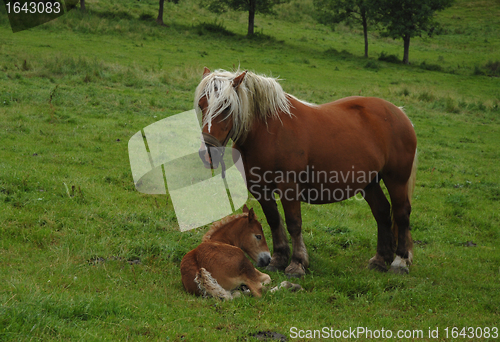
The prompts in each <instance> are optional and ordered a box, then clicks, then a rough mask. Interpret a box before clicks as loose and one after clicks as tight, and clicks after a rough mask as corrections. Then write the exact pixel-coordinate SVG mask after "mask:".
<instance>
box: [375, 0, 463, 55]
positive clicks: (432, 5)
mask: <svg viewBox="0 0 500 342" xmlns="http://www.w3.org/2000/svg"><path fill="white" fill-rule="evenodd" d="M453 1H454V0H376V1H375V3H376V6H377V7H376V9H375V10H376V11H377V13H378V14H379V15H380V17H379V19H380V22H381V23H382V24H383V25H384V27H385V32H384V33H385V34H386V35H387V36H389V37H392V38H394V39H396V38H402V39H403V45H404V55H403V63H405V64H410V61H409V51H410V38H412V37H417V36H421V35H422V32H427V33H428V34H429V36H430V35H432V32H433V31H434V28H435V26H436V23H435V21H434V20H433V16H434V13H435V12H436V11H441V10H443V9H445V8H447V7H449V6H451V4H452V3H453Z"/></svg>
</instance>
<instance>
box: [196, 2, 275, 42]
mask: <svg viewBox="0 0 500 342" xmlns="http://www.w3.org/2000/svg"><path fill="white" fill-rule="evenodd" d="M205 2H206V3H207V4H208V9H209V10H210V11H212V12H215V13H223V12H226V11H227V10H228V9H232V10H236V11H245V12H246V11H248V36H249V37H250V36H252V35H253V34H254V27H255V13H272V8H273V5H274V1H273V0H207V1H205Z"/></svg>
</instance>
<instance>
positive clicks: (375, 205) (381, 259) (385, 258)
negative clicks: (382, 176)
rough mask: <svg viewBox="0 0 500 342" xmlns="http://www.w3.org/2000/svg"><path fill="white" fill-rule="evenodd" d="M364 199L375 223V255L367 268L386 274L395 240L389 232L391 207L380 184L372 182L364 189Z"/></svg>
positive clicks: (390, 231)
mask: <svg viewBox="0 0 500 342" xmlns="http://www.w3.org/2000/svg"><path fill="white" fill-rule="evenodd" d="M364 198H365V200H366V202H368V205H369V206H370V209H371V210H372V214H373V216H374V217H375V220H376V221H377V228H378V233H377V254H375V256H374V257H373V258H371V259H370V262H369V264H368V268H370V269H375V270H377V271H381V272H387V267H386V263H391V262H392V261H393V259H394V252H395V250H396V238H395V236H394V234H393V232H392V230H391V226H392V220H391V205H390V204H389V201H388V200H387V198H386V197H385V195H384V192H383V191H382V188H381V187H380V183H378V182H377V181H373V182H372V183H370V184H369V185H368V186H367V187H366V188H365V189H364Z"/></svg>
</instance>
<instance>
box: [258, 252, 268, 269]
mask: <svg viewBox="0 0 500 342" xmlns="http://www.w3.org/2000/svg"><path fill="white" fill-rule="evenodd" d="M270 262H271V254H269V252H261V253H259V259H258V261H257V267H265V266H267V265H269V263H270Z"/></svg>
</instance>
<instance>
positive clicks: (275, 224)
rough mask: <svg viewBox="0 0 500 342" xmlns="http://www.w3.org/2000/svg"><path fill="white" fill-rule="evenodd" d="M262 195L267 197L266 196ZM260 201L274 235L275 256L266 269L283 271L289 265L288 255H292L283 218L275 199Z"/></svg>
mask: <svg viewBox="0 0 500 342" xmlns="http://www.w3.org/2000/svg"><path fill="white" fill-rule="evenodd" d="M261 197H264V198H266V196H261ZM259 203H260V205H261V207H262V210H263V211H264V215H266V219H267V223H268V224H269V227H271V234H272V236H273V256H272V258H271V262H270V263H269V265H268V266H267V267H266V269H267V270H268V271H272V272H275V271H282V270H284V269H285V268H286V266H287V265H288V257H289V256H290V246H289V245H288V238H287V236H286V231H285V227H284V225H283V219H282V218H281V215H280V214H279V212H278V206H277V204H276V201H275V200H274V199H262V200H260V201H259Z"/></svg>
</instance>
